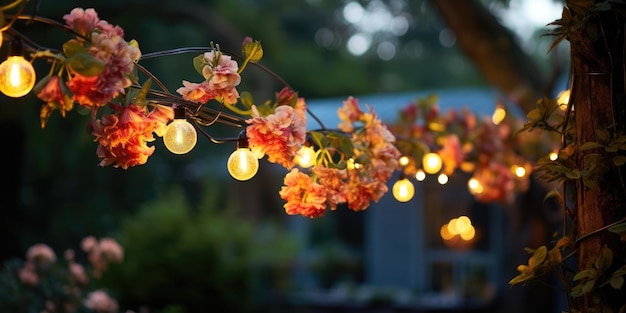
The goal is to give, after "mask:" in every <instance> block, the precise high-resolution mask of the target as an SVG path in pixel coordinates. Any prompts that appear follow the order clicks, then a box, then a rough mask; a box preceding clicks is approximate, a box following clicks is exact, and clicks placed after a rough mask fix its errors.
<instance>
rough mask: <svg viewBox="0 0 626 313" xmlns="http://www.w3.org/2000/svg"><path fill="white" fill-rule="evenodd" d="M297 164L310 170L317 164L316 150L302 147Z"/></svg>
mask: <svg viewBox="0 0 626 313" xmlns="http://www.w3.org/2000/svg"><path fill="white" fill-rule="evenodd" d="M296 163H298V165H299V166H300V167H302V168H308V167H311V166H313V164H315V150H314V149H313V148H312V147H309V146H302V147H301V148H300V150H298V152H297V153H296Z"/></svg>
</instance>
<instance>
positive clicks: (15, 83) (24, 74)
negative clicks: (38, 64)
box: [0, 55, 36, 98]
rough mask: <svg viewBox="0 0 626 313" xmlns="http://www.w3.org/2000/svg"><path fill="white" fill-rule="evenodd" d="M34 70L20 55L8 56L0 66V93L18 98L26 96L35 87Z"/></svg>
mask: <svg viewBox="0 0 626 313" xmlns="http://www.w3.org/2000/svg"><path fill="white" fill-rule="evenodd" d="M35 79H36V74H35V69H34V68H33V65H32V64H30V62H28V61H26V59H24V57H23V56H21V55H13V56H9V57H8V58H7V59H6V60H5V61H4V62H2V64H0V92H2V93H3V94H5V95H7V96H9V97H13V98H19V97H22V96H25V95H26V94H28V93H29V92H30V91H31V90H32V89H33V87H34V86H35Z"/></svg>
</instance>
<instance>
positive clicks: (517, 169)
mask: <svg viewBox="0 0 626 313" xmlns="http://www.w3.org/2000/svg"><path fill="white" fill-rule="evenodd" d="M511 171H513V174H515V176H517V177H519V178H522V177H524V176H526V169H525V168H524V167H523V166H519V165H514V166H513V167H512V168H511Z"/></svg>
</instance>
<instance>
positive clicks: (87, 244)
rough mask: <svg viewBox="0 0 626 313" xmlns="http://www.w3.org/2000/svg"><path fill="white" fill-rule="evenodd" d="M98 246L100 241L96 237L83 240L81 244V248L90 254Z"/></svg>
mask: <svg viewBox="0 0 626 313" xmlns="http://www.w3.org/2000/svg"><path fill="white" fill-rule="evenodd" d="M97 246H98V240H96V238H95V237H94V236H88V237H85V238H83V240H82V241H81V242H80V247H81V249H83V251H85V252H89V251H91V250H93V249H94V248H96V247H97Z"/></svg>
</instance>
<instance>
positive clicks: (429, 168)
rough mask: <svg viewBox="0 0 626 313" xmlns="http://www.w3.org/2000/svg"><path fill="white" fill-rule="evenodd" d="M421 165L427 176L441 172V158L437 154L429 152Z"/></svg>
mask: <svg viewBox="0 0 626 313" xmlns="http://www.w3.org/2000/svg"><path fill="white" fill-rule="evenodd" d="M422 164H423V167H424V172H426V173H428V174H435V173H437V172H439V170H441V166H442V164H443V163H442V161H441V157H439V155H438V154H437V153H434V152H430V153H426V154H425V155H424V158H423V159H422Z"/></svg>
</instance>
